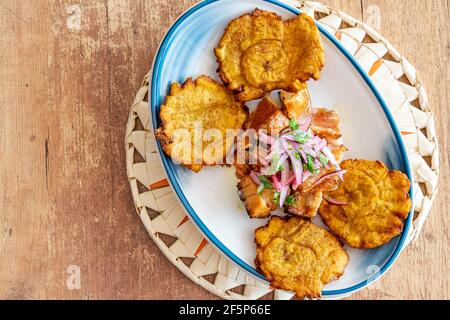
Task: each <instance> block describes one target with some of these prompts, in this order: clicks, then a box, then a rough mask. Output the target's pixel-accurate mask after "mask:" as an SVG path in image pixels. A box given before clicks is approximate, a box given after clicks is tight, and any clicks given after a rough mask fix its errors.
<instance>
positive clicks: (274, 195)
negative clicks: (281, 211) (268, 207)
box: [273, 192, 280, 204]
mask: <svg viewBox="0 0 450 320" xmlns="http://www.w3.org/2000/svg"><path fill="white" fill-rule="evenodd" d="M273 202H275V203H276V204H279V203H280V193H279V192H275V193H274V194H273Z"/></svg>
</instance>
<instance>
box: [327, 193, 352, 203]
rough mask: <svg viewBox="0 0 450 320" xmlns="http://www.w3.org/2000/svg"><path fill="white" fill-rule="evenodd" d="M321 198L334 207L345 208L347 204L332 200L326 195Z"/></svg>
mask: <svg viewBox="0 0 450 320" xmlns="http://www.w3.org/2000/svg"><path fill="white" fill-rule="evenodd" d="M323 198H324V199H325V200H326V201H327V202H328V203H331V204H335V205H337V206H346V205H348V203H347V202H344V201H340V200H336V199H333V198H331V197H329V196H327V195H326V194H324V195H323Z"/></svg>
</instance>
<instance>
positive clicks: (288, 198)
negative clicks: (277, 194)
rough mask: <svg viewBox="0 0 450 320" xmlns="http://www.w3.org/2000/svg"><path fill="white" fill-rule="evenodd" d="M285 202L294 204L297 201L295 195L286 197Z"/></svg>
mask: <svg viewBox="0 0 450 320" xmlns="http://www.w3.org/2000/svg"><path fill="white" fill-rule="evenodd" d="M284 203H286V204H287V205H289V206H290V205H293V204H294V203H295V198H294V197H293V196H288V197H287V198H286V201H285V202H284Z"/></svg>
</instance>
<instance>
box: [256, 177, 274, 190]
mask: <svg viewBox="0 0 450 320" xmlns="http://www.w3.org/2000/svg"><path fill="white" fill-rule="evenodd" d="M259 181H260V182H261V185H260V186H263V190H264V189H272V188H273V186H272V184H271V183H270V181H269V179H267V177H266V176H259ZM261 192H262V191H261Z"/></svg>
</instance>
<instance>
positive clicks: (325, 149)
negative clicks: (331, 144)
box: [322, 146, 340, 170]
mask: <svg viewBox="0 0 450 320" xmlns="http://www.w3.org/2000/svg"><path fill="white" fill-rule="evenodd" d="M322 153H323V155H324V156H325V157H327V158H328V160H330V162H331V164H332V165H335V166H339V164H338V163H337V161H336V158H335V157H334V155H333V153H332V152H331V151H330V148H328V146H325V147H323V148H322ZM337 169H338V170H339V169H340V167H338V168H337Z"/></svg>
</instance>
